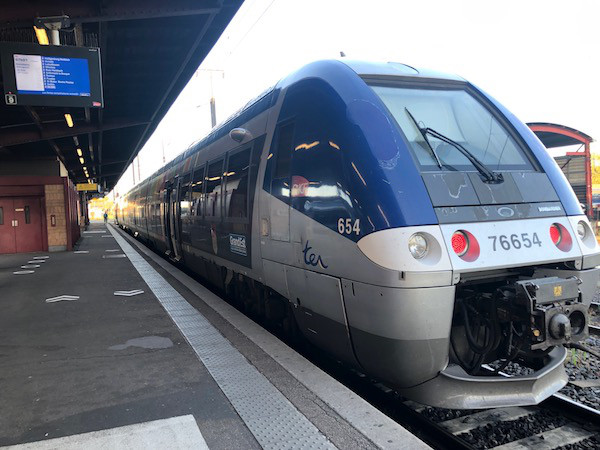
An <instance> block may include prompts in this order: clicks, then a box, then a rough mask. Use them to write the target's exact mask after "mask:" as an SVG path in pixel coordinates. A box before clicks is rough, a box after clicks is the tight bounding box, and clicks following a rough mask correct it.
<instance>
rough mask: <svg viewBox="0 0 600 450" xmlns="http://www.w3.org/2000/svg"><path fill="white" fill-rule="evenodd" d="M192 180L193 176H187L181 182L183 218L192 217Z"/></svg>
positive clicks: (180, 206) (180, 200)
mask: <svg viewBox="0 0 600 450" xmlns="http://www.w3.org/2000/svg"><path fill="white" fill-rule="evenodd" d="M190 178H191V174H189V173H188V174H187V175H185V176H184V177H183V178H182V179H181V181H180V182H179V210H180V211H181V217H187V216H189V215H190V211H191V208H190V195H189V192H190Z"/></svg>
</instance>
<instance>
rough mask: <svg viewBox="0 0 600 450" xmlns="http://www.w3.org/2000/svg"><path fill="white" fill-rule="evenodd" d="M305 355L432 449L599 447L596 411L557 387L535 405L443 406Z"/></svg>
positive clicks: (599, 417) (599, 419) (599, 422)
mask: <svg viewBox="0 0 600 450" xmlns="http://www.w3.org/2000/svg"><path fill="white" fill-rule="evenodd" d="M304 356H306V357H308V358H309V359H311V360H313V362H314V363H315V364H317V365H318V366H319V367H320V368H321V369H323V370H325V371H327V372H328V373H329V374H330V375H332V376H334V377H335V378H337V379H338V380H339V381H340V382H342V383H344V384H345V385H346V386H347V387H349V388H350V389H352V390H353V391H354V392H356V393H357V394H358V395H360V396H361V397H363V398H364V399H365V400H366V401H368V402H369V403H371V404H373V405H374V406H376V407H377V408H378V409H380V410H381V411H382V412H384V413H385V414H387V415H388V416H389V417H391V418H392V419H394V420H395V421H397V422H398V423H400V424H401V425H402V426H404V427H405V428H407V429H409V430H410V431H411V432H413V433H414V434H416V435H417V436H419V437H420V438H421V439H422V440H423V441H425V442H427V443H428V444H429V445H431V446H432V447H433V448H436V449H469V450H479V449H488V448H489V449H492V448H493V449H497V450H516V449H523V448H534V449H548V450H549V449H556V448H559V447H562V446H565V445H568V444H574V445H577V444H579V443H584V444H588V446H587V447H583V446H582V447H581V448H600V411H597V410H595V409H593V408H590V407H588V406H585V405H582V404H580V403H578V402H575V401H573V400H571V399H570V398H568V397H566V396H565V395H562V394H560V393H558V394H555V395H553V396H551V397H550V398H548V399H547V400H546V401H544V402H542V403H541V404H540V405H537V406H528V407H509V408H494V409H488V410H446V409H441V408H433V407H429V406H425V405H421V404H419V403H415V402H412V401H410V400H406V399H404V398H402V397H401V396H399V395H398V394H397V393H396V392H395V391H393V390H392V389H390V388H388V387H387V386H385V385H383V384H381V383H378V382H377V381H376V380H371V379H369V377H367V376H365V375H364V374H361V373H360V372H357V371H354V370H349V369H347V368H344V367H343V366H342V365H341V364H335V363H332V362H331V361H330V360H327V359H323V358H321V357H319V356H316V355H315V354H313V353H312V352H308V353H305V354H304ZM504 375H506V374H504ZM506 376H508V375H506ZM594 439H595V440H596V441H594ZM575 448H577V447H575Z"/></svg>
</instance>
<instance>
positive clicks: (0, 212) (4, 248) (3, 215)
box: [0, 197, 17, 254]
mask: <svg viewBox="0 0 600 450" xmlns="http://www.w3.org/2000/svg"><path fill="white" fill-rule="evenodd" d="M14 213H15V207H14V202H13V199H12V198H7V197H4V198H2V197H0V254H1V253H16V252H17V240H16V233H15V226H14V224H15V214H14Z"/></svg>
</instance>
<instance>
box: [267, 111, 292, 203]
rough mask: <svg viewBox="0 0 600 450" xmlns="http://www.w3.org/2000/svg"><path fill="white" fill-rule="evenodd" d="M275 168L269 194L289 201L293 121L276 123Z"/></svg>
mask: <svg viewBox="0 0 600 450" xmlns="http://www.w3.org/2000/svg"><path fill="white" fill-rule="evenodd" d="M275 139H276V141H275V142H276V144H275V146H276V148H275V157H276V163H275V170H274V173H273V178H272V181H271V194H273V195H274V196H275V197H277V198H279V199H280V200H282V201H284V202H286V203H289V201H290V162H291V159H292V146H293V140H294V123H291V122H288V123H284V124H281V125H278V127H277V131H276V133H275Z"/></svg>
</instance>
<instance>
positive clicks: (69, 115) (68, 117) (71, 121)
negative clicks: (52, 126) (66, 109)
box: [65, 113, 73, 128]
mask: <svg viewBox="0 0 600 450" xmlns="http://www.w3.org/2000/svg"><path fill="white" fill-rule="evenodd" d="M65 120H66V121H67V126H68V127H69V128H73V118H72V117H71V114H68V113H67V114H65Z"/></svg>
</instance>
